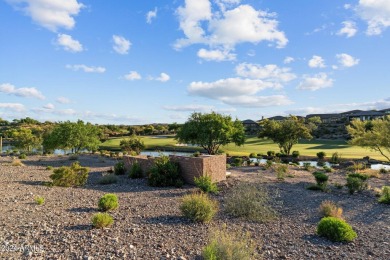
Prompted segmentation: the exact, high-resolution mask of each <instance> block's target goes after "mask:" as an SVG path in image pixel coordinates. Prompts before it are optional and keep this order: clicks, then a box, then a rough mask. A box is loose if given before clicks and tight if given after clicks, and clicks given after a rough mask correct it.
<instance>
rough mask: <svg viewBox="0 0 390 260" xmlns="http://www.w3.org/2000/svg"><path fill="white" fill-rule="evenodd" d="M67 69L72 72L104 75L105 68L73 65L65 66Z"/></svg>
mask: <svg viewBox="0 0 390 260" xmlns="http://www.w3.org/2000/svg"><path fill="white" fill-rule="evenodd" d="M65 67H66V68H67V69H71V70H74V71H79V70H82V71H84V72H87V73H104V72H105V71H106V68H104V67H93V66H87V65H84V64H75V65H69V64H68V65H66V66H65Z"/></svg>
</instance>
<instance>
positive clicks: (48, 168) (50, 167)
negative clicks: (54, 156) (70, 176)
mask: <svg viewBox="0 0 390 260" xmlns="http://www.w3.org/2000/svg"><path fill="white" fill-rule="evenodd" d="M53 169H54V167H53V166H50V165H49V166H46V170H49V171H51V170H53Z"/></svg>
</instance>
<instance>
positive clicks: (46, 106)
mask: <svg viewBox="0 0 390 260" xmlns="http://www.w3.org/2000/svg"><path fill="white" fill-rule="evenodd" d="M43 108H44V109H49V110H52V109H54V108H55V106H54V105H53V104H52V103H48V104H46V105H44V106H43Z"/></svg>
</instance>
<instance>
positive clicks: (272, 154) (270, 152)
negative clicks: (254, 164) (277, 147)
mask: <svg viewBox="0 0 390 260" xmlns="http://www.w3.org/2000/svg"><path fill="white" fill-rule="evenodd" d="M267 155H268V156H275V151H268V152H267Z"/></svg>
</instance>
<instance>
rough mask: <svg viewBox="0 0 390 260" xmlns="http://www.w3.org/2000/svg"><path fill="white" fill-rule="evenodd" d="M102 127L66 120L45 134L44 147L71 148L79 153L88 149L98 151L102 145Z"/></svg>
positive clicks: (46, 148) (50, 149) (51, 148)
mask: <svg viewBox="0 0 390 260" xmlns="http://www.w3.org/2000/svg"><path fill="white" fill-rule="evenodd" d="M99 136H100V129H99V128H98V127H97V126H95V125H92V124H90V123H86V124H85V123H84V122H83V121H82V120H78V121H77V122H76V123H74V122H70V121H66V122H61V123H59V124H57V125H56V126H55V127H54V128H53V130H52V131H51V132H49V133H47V134H45V135H44V140H43V147H44V149H45V150H46V151H53V150H54V149H63V150H67V149H69V150H71V151H72V153H78V152H80V150H83V149H87V150H89V151H96V150H97V149H98V147H99V145H100V140H99Z"/></svg>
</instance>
